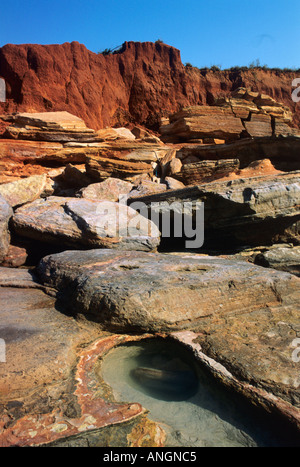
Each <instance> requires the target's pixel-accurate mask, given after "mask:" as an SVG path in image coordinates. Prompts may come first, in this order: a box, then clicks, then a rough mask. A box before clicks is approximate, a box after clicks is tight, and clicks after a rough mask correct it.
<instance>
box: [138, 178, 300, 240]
mask: <svg viewBox="0 0 300 467" xmlns="http://www.w3.org/2000/svg"><path fill="white" fill-rule="evenodd" d="M134 201H136V202H143V203H144V205H146V206H148V211H147V210H145V212H146V214H145V215H146V216H148V217H149V218H151V219H155V218H158V215H157V214H158V213H162V212H164V213H170V212H175V209H177V210H178V209H180V210H181V212H184V206H185V205H187V204H186V203H189V205H191V207H192V210H191V216H192V218H193V219H195V221H196V220H197V218H196V215H197V212H198V211H199V210H198V209H197V208H198V207H199V205H200V203H204V229H205V242H206V245H207V246H208V245H211V246H213V247H214V248H216V247H217V248H218V249H220V244H221V248H223V247H226V246H230V247H232V246H237V245H263V244H271V243H275V242H277V243H278V242H280V241H284V242H285V241H292V242H294V243H299V242H300V235H299V233H300V230H299V220H300V210H299V205H300V172H299V171H298V172H297V171H296V172H290V173H279V174H277V175H276V174H275V175H273V174H271V175H266V176H258V177H251V178H240V179H234V180H230V181H226V180H225V181H215V182H213V183H205V184H202V185H198V186H191V187H186V188H183V189H180V190H172V191H166V192H164V193H157V194H153V195H150V196H141V197H139V198H135V200H134ZM129 203H132V201H131V200H129ZM174 206H175V207H174ZM163 220H164V219H163V218H162V221H161V222H163ZM160 230H161V231H162V228H161V226H160Z"/></svg>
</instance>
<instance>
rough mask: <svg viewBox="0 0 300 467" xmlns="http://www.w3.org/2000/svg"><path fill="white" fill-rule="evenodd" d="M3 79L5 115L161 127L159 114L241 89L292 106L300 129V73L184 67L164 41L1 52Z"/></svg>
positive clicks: (96, 124) (20, 48) (94, 125)
mask: <svg viewBox="0 0 300 467" xmlns="http://www.w3.org/2000/svg"><path fill="white" fill-rule="evenodd" d="M0 76H1V77H3V78H4V79H5V81H6V87H7V102H6V103H0V114H1V113H11V112H13V111H27V112H41V111H60V110H66V111H68V112H70V113H72V114H74V115H77V116H78V117H80V118H82V119H83V120H84V121H85V122H86V124H87V125H88V126H89V127H91V128H94V129H96V130H97V129H99V128H103V127H106V126H113V125H118V126H120V125H121V126H123V125H128V124H131V123H132V124H141V125H145V126H148V127H149V128H150V127H152V128H155V125H156V127H157V126H158V119H159V117H160V116H164V115H167V114H169V113H172V112H176V111H178V110H179V108H180V107H181V106H189V105H199V104H212V103H213V100H214V98H215V97H220V96H224V95H227V94H228V93H230V91H232V90H234V89H236V88H238V87H240V86H243V87H247V88H249V89H252V90H253V91H260V92H264V93H266V94H268V95H270V96H272V97H273V98H275V99H276V100H277V101H278V102H281V103H283V104H285V105H287V106H288V107H290V108H291V110H292V111H293V112H295V118H294V123H295V124H296V125H299V123H300V110H299V106H298V107H297V108H296V104H295V103H294V102H293V101H292V98H291V91H292V88H291V84H292V80H293V79H294V78H296V77H297V73H292V72H291V73H288V72H287V73H283V72H281V73H277V72H275V71H271V70H269V71H264V70H256V69H253V70H248V71H245V72H239V71H238V72H230V71H220V72H212V71H203V70H202V71H200V70H198V69H196V68H191V67H184V65H183V64H182V62H181V58H180V52H179V50H177V49H175V48H173V47H170V46H168V45H165V44H161V43H155V44H154V43H152V42H144V43H136V42H125V43H124V44H123V46H122V49H121V50H120V51H119V52H118V53H114V54H109V55H103V54H96V53H93V52H90V51H89V50H87V49H86V47H85V46H84V45H81V44H79V43H78V42H72V43H65V44H62V45H12V44H8V45H5V46H4V47H2V48H0Z"/></svg>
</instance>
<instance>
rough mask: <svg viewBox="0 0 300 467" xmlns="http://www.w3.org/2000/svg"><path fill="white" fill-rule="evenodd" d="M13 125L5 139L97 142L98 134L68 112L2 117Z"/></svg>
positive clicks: (7, 131) (20, 114)
mask: <svg viewBox="0 0 300 467" xmlns="http://www.w3.org/2000/svg"><path fill="white" fill-rule="evenodd" d="M2 119H5V120H6V121H9V122H11V123H12V125H11V126H9V127H7V128H6V131H5V133H4V137H5V138H12V139H24V140H31V141H49V142H58V143H63V142H72V141H74V142H76V141H79V142H89V141H91V142H92V141H97V133H96V132H95V131H94V130H92V129H90V128H87V127H86V125H85V123H84V121H83V120H81V119H80V118H78V117H76V116H75V115H72V114H70V113H68V112H42V113H29V112H27V113H17V114H13V115H8V116H2Z"/></svg>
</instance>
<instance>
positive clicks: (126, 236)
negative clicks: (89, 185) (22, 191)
mask: <svg viewBox="0 0 300 467" xmlns="http://www.w3.org/2000/svg"><path fill="white" fill-rule="evenodd" d="M12 222H13V226H14V229H15V231H16V232H17V233H18V234H19V235H21V236H24V237H29V238H32V239H36V240H39V241H42V242H46V243H47V242H48V243H54V244H61V245H66V246H73V247H75V248H76V247H77V248H82V247H87V248H91V247H98V248H118V249H125V250H126V249H128V250H131V249H133V250H134V249H137V250H143V251H149V250H155V249H156V248H157V246H158V245H159V242H160V232H159V230H158V229H157V227H156V226H155V224H153V223H152V222H151V221H148V220H147V219H146V218H145V217H143V216H141V215H140V214H138V213H137V212H136V211H134V210H133V209H131V208H130V207H128V206H125V205H122V204H118V203H113V202H110V201H102V202H101V201H94V200H87V199H79V198H62V197H55V196H53V197H49V198H47V199H45V200H44V199H39V200H36V201H34V202H33V203H31V204H28V205H25V206H22V207H21V208H19V209H17V211H16V212H15V215H14V217H13V220H12Z"/></svg>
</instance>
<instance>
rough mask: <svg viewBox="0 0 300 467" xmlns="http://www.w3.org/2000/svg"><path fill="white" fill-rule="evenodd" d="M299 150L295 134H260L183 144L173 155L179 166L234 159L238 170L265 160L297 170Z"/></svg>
mask: <svg viewBox="0 0 300 467" xmlns="http://www.w3.org/2000/svg"><path fill="white" fill-rule="evenodd" d="M299 150H300V138H299V137H296V136H287V137H261V138H253V139H250V138H249V139H248V138H245V139H241V140H239V141H234V142H232V143H229V144H221V145H208V146H206V145H199V144H186V145H183V146H181V147H179V148H178V150H177V151H176V153H175V157H176V158H178V159H180V161H181V162H182V164H183V165H184V164H185V163H190V162H198V161H203V160H220V159H238V160H239V161H240V167H241V169H243V168H245V167H247V166H249V164H251V162H254V161H257V160H262V159H269V160H270V161H271V163H272V164H273V165H274V167H275V168H276V169H277V170H284V171H292V170H299V169H300V161H299Z"/></svg>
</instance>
